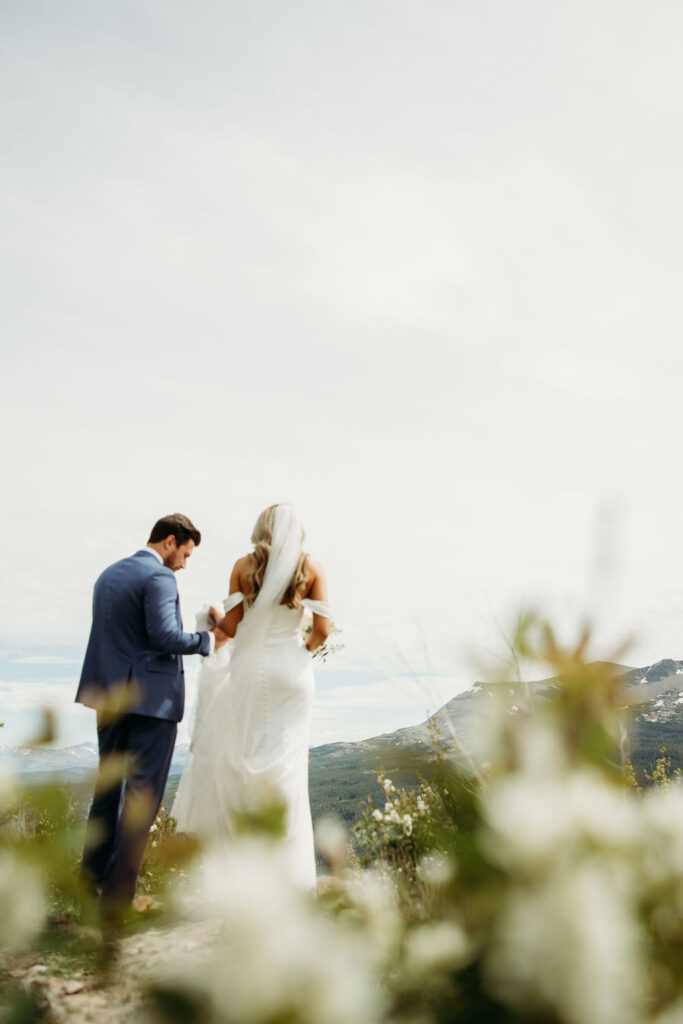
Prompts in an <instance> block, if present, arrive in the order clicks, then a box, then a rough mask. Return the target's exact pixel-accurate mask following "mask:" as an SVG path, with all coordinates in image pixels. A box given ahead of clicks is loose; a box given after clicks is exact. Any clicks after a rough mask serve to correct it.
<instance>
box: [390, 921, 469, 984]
mask: <svg viewBox="0 0 683 1024" xmlns="http://www.w3.org/2000/svg"><path fill="white" fill-rule="evenodd" d="M468 955H469V943H468V941H467V936H466V935H465V933H464V931H463V930H462V928H460V927H459V926H458V925H456V924H454V923H453V922H451V921H437V922H435V923H432V924H425V925H421V926H419V927H417V928H413V929H412V931H411V932H410V933H409V934H408V938H407V940H406V945H405V967H406V969H407V972H408V975H409V977H410V980H411V981H413V982H414V981H416V980H424V978H425V976H426V975H429V974H431V973H433V972H434V971H440V970H444V969H446V970H448V969H453V968H458V967H462V966H463V964H464V963H466V961H467V958H468Z"/></svg>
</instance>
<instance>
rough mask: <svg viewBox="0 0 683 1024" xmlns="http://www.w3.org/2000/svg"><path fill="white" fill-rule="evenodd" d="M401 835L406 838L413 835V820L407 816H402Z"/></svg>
mask: <svg viewBox="0 0 683 1024" xmlns="http://www.w3.org/2000/svg"><path fill="white" fill-rule="evenodd" d="M403 833H404V835H406V836H411V835H412V834H413V819H412V818H411V816H410V815H409V814H404V815H403Z"/></svg>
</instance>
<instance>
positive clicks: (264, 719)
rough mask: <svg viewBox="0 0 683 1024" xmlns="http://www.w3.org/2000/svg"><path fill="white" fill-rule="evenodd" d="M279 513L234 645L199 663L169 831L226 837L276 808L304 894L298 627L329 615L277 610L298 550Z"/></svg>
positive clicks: (311, 875)
mask: <svg viewBox="0 0 683 1024" xmlns="http://www.w3.org/2000/svg"><path fill="white" fill-rule="evenodd" d="M281 508H282V509H283V510H285V512H287V511H290V512H291V510H289V506H279V507H278V509H277V512H276V525H275V528H274V531H273V543H272V546H271V555H270V558H269V561H268V565H267V567H266V573H265V575H264V580H263V584H262V587H261V590H260V591H259V595H258V597H257V599H256V601H255V602H254V604H253V605H252V606H251V607H249V606H245V608H244V615H243V618H242V621H241V622H240V624H239V626H238V627H237V633H236V635H235V638H234V639H233V640H231V641H230V642H229V643H228V644H226V645H225V646H224V647H222V648H220V649H219V650H218V651H216V652H215V653H214V654H212V655H210V656H209V657H208V658H205V659H204V660H203V663H202V667H201V670H200V676H199V690H198V697H197V707H196V712H195V720H194V727H193V730H192V743H191V748H190V754H189V755H188V760H187V763H186V765H185V769H184V772H183V775H182V778H181V780H180V785H179V787H178V792H177V794H176V798H175V801H174V803H173V808H172V811H171V814H172V816H173V817H174V818H175V819H176V821H177V829H178V831H179V832H191V833H196V834H198V835H200V836H203V837H207V838H213V837H220V836H225V835H231V834H233V832H234V820H233V818H234V815H235V813H236V812H238V813H239V812H254V811H258V808H259V806H263V804H264V803H267V802H269V801H270V802H272V801H273V800H276V801H278V802H280V803H282V804H284V807H285V811H286V818H285V835H284V839H283V840H282V846H283V854H284V859H285V862H286V864H287V865H288V871H289V875H290V879H291V880H292V881H293V882H294V884H296V885H298V886H300V887H301V888H304V889H314V888H315V878H316V871H315V856H314V850H313V826H312V823H311V810H310V803H309V797H308V743H309V730H310V721H311V710H312V704H313V692H314V679H313V667H312V656H311V654H310V653H309V651H308V650H307V648H306V647H305V646H304V643H303V639H302V636H301V625H302V620H303V616H304V607H307V608H309V609H310V610H311V611H312V612H313V613H314V614H316V615H321V616H325V617H327V618H329V616H330V610H329V606H328V605H327V603H325V602H322V601H311V600H304V601H303V602H302V604H303V606H304V607H299V608H289V607H288V606H286V605H283V604H281V603H280V601H281V599H282V595H283V593H284V590H285V588H286V586H287V585H288V583H289V581H290V580H291V578H292V575H293V573H294V568H292V563H293V566H294V567H295V566H296V561H297V560H298V554H299V552H300V550H301V542H300V539H299V543H298V547H297V545H296V544H294V545H292V543H291V540H292V536H291V535H292V532H294V533H296V529H295V527H298V522H297V521H296V520H294V521H293V522H292V521H290V520H289V519H288V517H287V515H285V514H284V513H283V515H281V516H279V517H278V515H277V513H279V512H280V509H281ZM291 515H293V513H291ZM278 527H279V535H277V534H278ZM298 530H299V531H300V527H298ZM283 534H288V535H289V541H290V543H289V545H288V544H287V540H286V539H283ZM276 535H277V536H276ZM278 542H279V543H278ZM288 548H289V550H288ZM283 549H284V551H283ZM290 570H291V571H290ZM243 601H244V595H243V594H242V593H240V592H237V593H234V594H231V595H230V597H229V598H228V599H227V600H226V601H225V602H224V607H225V610H226V612H227V611H230V609H231V608H234V607H235V606H236V605H238V604H240V603H241V602H243ZM276 602H277V603H276Z"/></svg>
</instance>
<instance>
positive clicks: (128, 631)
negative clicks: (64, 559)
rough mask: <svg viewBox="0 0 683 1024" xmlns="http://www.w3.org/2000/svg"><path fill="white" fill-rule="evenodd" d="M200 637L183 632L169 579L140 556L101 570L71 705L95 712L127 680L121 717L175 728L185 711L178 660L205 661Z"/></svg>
mask: <svg viewBox="0 0 683 1024" xmlns="http://www.w3.org/2000/svg"><path fill="white" fill-rule="evenodd" d="M209 650H210V641H209V634H208V633H183V624H182V620H181V618H180V603H179V601H178V587H177V585H176V581H175V574H174V572H173V571H172V570H171V569H167V568H166V566H164V565H161V564H160V563H159V561H158V560H157V559H156V558H155V556H154V555H153V554H152V552H151V551H149V550H145V549H143V550H142V551H138V552H137V553H136V554H134V555H132V556H131V557H130V558H122V559H121V561H120V562H115V563H114V564H113V565H110V566H109V568H108V569H105V570H104V572H103V573H102V575H101V576H100V578H99V579H98V580H97V583H96V584H95V592H94V595H93V621H92V629H91V631H90V640H89V641H88V649H87V651H86V654H85V661H84V663H83V671H82V672H81V680H80V683H79V685H78V693H77V694H76V700H77V701H78V702H79V703H81V704H86V705H87V706H88V707H96V706H97V704H98V698H101V697H102V696H103V695H104V694H105V693H106V691H107V690H109V689H110V688H111V687H112V686H114V685H116V684H118V685H120V684H121V683H123V684H126V683H128V682H129V681H131V680H132V682H133V684H134V685H135V686H136V689H137V691H138V693H139V700H138V701H137V702H136V703H135V704H134V705H133V706H132V707H130V708H128V711H129V712H130V713H132V714H137V715H150V716H151V717H152V718H167V719H169V720H170V721H172V722H179V721H180V720H181V718H182V717H183V710H184V707H185V676H184V673H183V659H182V655H183V654H208V653H209Z"/></svg>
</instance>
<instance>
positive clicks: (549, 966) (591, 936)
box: [485, 857, 642, 1024]
mask: <svg viewBox="0 0 683 1024" xmlns="http://www.w3.org/2000/svg"><path fill="white" fill-rule="evenodd" d="M639 943H640V935H639V933H638V930H637V927H636V924H635V920H634V910H633V906H632V901H631V897H630V893H629V892H628V889H627V887H626V885H625V884H624V878H623V876H622V875H621V874H620V873H619V872H616V873H615V872H614V871H613V870H612V864H611V862H610V861H609V860H608V859H606V858H602V859H599V858H597V857H593V858H591V859H590V860H585V861H584V862H583V863H581V864H579V865H578V866H576V867H571V866H566V865H565V866H564V867H563V868H561V869H558V871H557V872H555V873H553V874H551V875H550V876H549V877H548V878H546V879H545V880H544V881H543V882H541V883H540V884H539V883H536V884H535V885H530V886H525V887H519V888H517V889H514V890H513V891H512V892H511V894H510V895H509V896H508V898H507V902H506V904H505V905H504V907H503V909H502V912H501V914H500V916H499V918H498V921H497V924H496V932H495V936H494V941H493V943H492V946H491V948H490V950H489V952H488V954H487V959H486V963H485V979H486V983H487V987H489V988H490V989H491V990H492V991H493V993H494V994H495V995H496V996H497V997H498V998H499V999H501V1000H502V1001H503V1002H505V1003H506V1004H508V1005H511V1006H513V1007H515V1008H518V1009H521V1010H528V1009H530V1010H531V1011H532V1012H541V1013H543V1012H548V1011H549V1010H550V1011H554V1012H555V1013H556V1014H557V1015H558V1017H559V1018H560V1019H561V1020H563V1021H565V1022H566V1024H586V1022H587V1021H590V1022H591V1024H631V1022H636V1021H639V1020H640V1019H641V1018H640V1014H639V1002H640V998H641V995H642V987H641V980H642V979H641V976H640V957H639V953H640V950H639Z"/></svg>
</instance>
